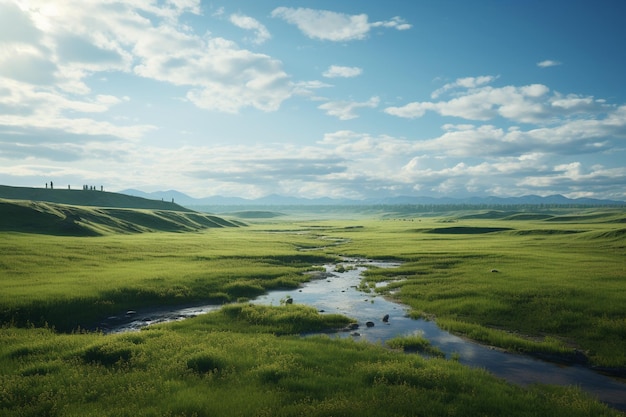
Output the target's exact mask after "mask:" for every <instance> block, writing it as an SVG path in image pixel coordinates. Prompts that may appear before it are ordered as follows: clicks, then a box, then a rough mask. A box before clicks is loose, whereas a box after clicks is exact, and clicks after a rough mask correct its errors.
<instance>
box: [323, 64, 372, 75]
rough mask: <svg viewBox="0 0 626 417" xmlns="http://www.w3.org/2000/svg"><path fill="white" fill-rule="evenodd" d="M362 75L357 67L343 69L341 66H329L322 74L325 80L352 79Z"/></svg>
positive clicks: (360, 69) (361, 70)
mask: <svg viewBox="0 0 626 417" xmlns="http://www.w3.org/2000/svg"><path fill="white" fill-rule="evenodd" d="M362 73H363V69H362V68H359V67H344V66H341V65H331V66H330V67H328V69H327V70H326V71H324V73H323V74H322V75H323V76H324V77H326V78H352V77H358V76H359V75H361V74H362Z"/></svg>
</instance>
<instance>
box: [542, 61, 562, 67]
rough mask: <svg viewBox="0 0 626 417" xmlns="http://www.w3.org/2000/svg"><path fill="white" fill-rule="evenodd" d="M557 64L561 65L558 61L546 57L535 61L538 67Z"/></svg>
mask: <svg viewBox="0 0 626 417" xmlns="http://www.w3.org/2000/svg"><path fill="white" fill-rule="evenodd" d="M559 65H561V63H560V62H559V61H553V60H551V59H546V60H545V61H541V62H537V66H538V67H540V68H549V67H556V66H559Z"/></svg>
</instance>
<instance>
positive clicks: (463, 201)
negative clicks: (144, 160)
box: [120, 189, 626, 208]
mask: <svg viewBox="0 0 626 417" xmlns="http://www.w3.org/2000/svg"><path fill="white" fill-rule="evenodd" d="M120 193H122V194H127V195H131V196H135V197H143V198H148V199H153V200H163V201H169V202H172V200H173V201H174V202H176V203H177V204H180V205H182V206H186V207H192V208H193V207H194V206H344V205H366V206H376V205H474V206H481V205H541V204H544V205H581V206H615V205H617V206H623V205H626V202H624V201H616V200H601V199H595V198H576V199H571V198H567V197H564V196H562V195H560V194H556V195H550V196H546V197H541V196H538V195H526V196H521V197H469V198H451V197H441V198H435V197H412V196H399V197H389V198H369V199H365V200H353V199H333V198H327V197H326V198H298V197H285V196H280V195H269V196H266V197H262V198H257V199H245V198H240V197H222V196H211V197H205V198H193V197H190V196H188V195H186V194H184V193H181V192H180V191H176V190H169V191H155V192H151V193H147V192H144V191H140V190H135V189H127V190H123V191H120Z"/></svg>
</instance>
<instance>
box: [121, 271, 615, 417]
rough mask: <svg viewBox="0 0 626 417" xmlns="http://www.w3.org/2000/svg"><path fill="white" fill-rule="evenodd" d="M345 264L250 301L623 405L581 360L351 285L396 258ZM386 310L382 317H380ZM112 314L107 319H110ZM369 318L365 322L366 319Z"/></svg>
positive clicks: (141, 322) (520, 380) (155, 319)
mask: <svg viewBox="0 0 626 417" xmlns="http://www.w3.org/2000/svg"><path fill="white" fill-rule="evenodd" d="M342 264H343V265H344V266H346V267H351V268H353V269H351V268H348V270H346V271H345V272H341V273H339V272H334V269H335V266H334V265H327V266H326V271H327V274H326V275H327V276H326V277H325V278H323V279H317V280H312V281H310V282H308V283H306V284H305V285H303V286H302V287H301V288H300V289H297V290H285V291H272V292H270V293H268V294H266V295H263V296H260V297H258V298H256V299H255V300H252V301H251V302H252V303H254V304H264V305H280V304H281V300H284V299H286V298H288V297H290V298H292V299H293V302H294V303H297V304H306V305H310V306H313V307H315V308H317V309H318V310H319V311H323V312H324V313H337V314H343V315H345V316H348V317H352V318H354V319H356V320H357V321H358V323H359V328H358V329H356V330H353V331H350V332H338V333H336V336H337V337H351V338H355V339H357V340H364V341H369V342H385V341H386V340H388V339H391V338H393V337H396V336H399V335H411V334H422V335H423V336H424V337H425V338H427V339H428V340H429V341H430V342H431V344H432V345H434V346H436V347H438V348H439V349H440V350H441V351H443V352H444V353H445V354H446V357H448V358H450V357H451V356H452V355H453V354H455V355H458V357H459V361H460V362H461V363H463V364H466V365H469V366H473V367H480V368H484V369H486V370H488V371H489V372H491V373H492V374H494V375H496V376H498V377H500V378H502V379H505V380H507V381H509V382H512V383H515V384H520V385H529V384H534V383H541V384H554V385H576V386H579V387H580V388H581V389H583V390H584V391H586V392H588V393H590V394H591V395H593V396H595V397H596V398H598V399H599V400H600V401H603V402H605V403H607V404H609V405H610V406H612V407H614V408H617V409H619V410H623V411H626V384H625V383H622V382H620V381H618V380H616V379H613V378H610V377H607V376H605V375H602V374H599V373H597V372H594V371H592V370H590V369H588V368H585V367H583V366H577V365H572V366H564V365H556V364H553V363H549V362H545V361H542V360H539V359H535V358H532V357H529V356H524V355H519V354H514V353H506V352H502V351H499V350H496V349H491V348H489V347H487V346H483V345H480V344H477V343H473V342H471V341H468V340H466V339H462V338H460V337H457V336H454V335H452V334H450V333H448V332H446V331H443V330H441V329H439V327H437V325H436V324H435V323H434V322H431V321H426V320H414V319H411V318H409V317H408V316H407V311H408V308H407V307H405V306H403V305H401V304H399V303H396V302H393V301H390V300H387V299H385V298H384V297H382V296H376V295H375V294H374V293H365V292H361V291H359V290H358V289H357V287H358V285H359V284H360V282H361V279H362V276H361V273H362V272H363V271H364V270H365V269H366V268H367V267H369V266H376V267H381V268H393V267H396V266H398V265H399V264H397V263H390V262H377V261H372V260H367V259H348V260H345V261H344V262H342ZM220 307H221V306H216V305H210V306H200V307H188V308H184V309H178V310H175V309H172V310H161V311H157V310H155V311H148V312H142V313H141V314H139V313H135V312H130V313H131V314H130V316H131V317H132V320H131V321H130V322H129V323H124V324H120V325H118V326H115V325H114V324H113V325H110V324H109V325H110V327H109V332H110V333H119V332H125V331H132V330H138V329H140V328H141V327H144V326H146V325H148V324H153V323H159V322H165V321H172V320H182V319H184V318H188V317H194V316H196V315H198V314H203V313H207V312H209V311H214V310H217V309H219V308H220ZM387 314H388V315H389V319H388V322H383V320H382V319H383V317H384V316H385V315H387ZM114 321H115V320H113V323H114ZM368 321H371V322H373V323H374V326H373V327H367V326H366V322H368Z"/></svg>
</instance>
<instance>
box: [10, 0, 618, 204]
mask: <svg viewBox="0 0 626 417" xmlns="http://www.w3.org/2000/svg"><path fill="white" fill-rule="evenodd" d="M624 16H626V2H624V1H622V0H601V1H591V0H588V1H583V0H567V1H565V0H525V1H512V0H511V1H509V0H477V1H467V0H437V1H435V0H416V1H406V0H385V1H380V0H359V1H348V0H345V1H329V0H316V1H313V0H306V1H305V0H298V1H274V0H263V1H259V0H229V1H200V0H125V1H119V2H118V1H115V0H75V1H72V0H0V184H4V185H14V186H35V187H43V186H44V184H45V183H46V182H50V181H53V182H54V183H55V185H56V188H58V187H63V188H65V187H67V185H68V184H70V185H72V187H73V188H81V186H82V185H83V184H89V185H95V186H97V187H98V188H99V187H100V185H103V186H104V187H105V189H107V190H109V191H117V190H122V189H126V188H137V189H141V190H143V191H157V190H169V189H176V190H179V191H181V192H184V193H187V194H189V195H191V196H194V197H206V196H211V195H223V196H239V197H246V198H255V197H261V196H265V195H268V194H281V195H288V196H300V197H322V196H327V197H337V198H338V197H349V198H366V197H383V196H396V195H414V196H453V197H454V196H456V197H462V196H485V195H496V196H519V195H525V194H538V195H549V194H557V193H560V194H564V195H566V196H568V197H573V198H575V197H596V198H611V199H619V200H626V163H625V161H626V83H625V82H624V79H625V76H626V54H625V53H624V50H623V48H624V45H625V44H626V25H625V24H624Z"/></svg>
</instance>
